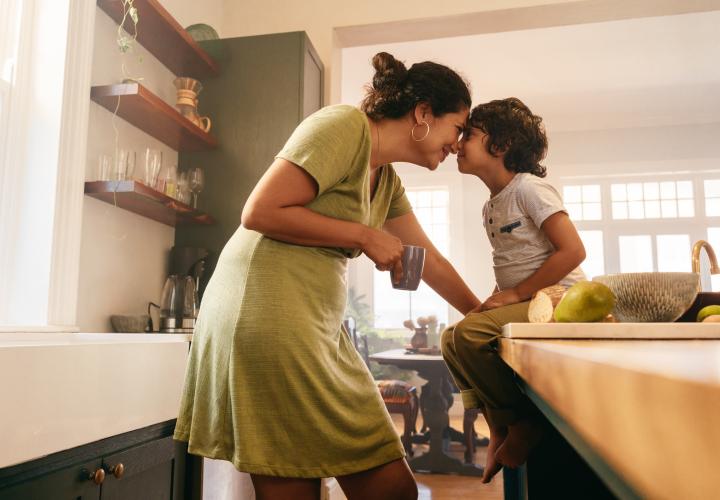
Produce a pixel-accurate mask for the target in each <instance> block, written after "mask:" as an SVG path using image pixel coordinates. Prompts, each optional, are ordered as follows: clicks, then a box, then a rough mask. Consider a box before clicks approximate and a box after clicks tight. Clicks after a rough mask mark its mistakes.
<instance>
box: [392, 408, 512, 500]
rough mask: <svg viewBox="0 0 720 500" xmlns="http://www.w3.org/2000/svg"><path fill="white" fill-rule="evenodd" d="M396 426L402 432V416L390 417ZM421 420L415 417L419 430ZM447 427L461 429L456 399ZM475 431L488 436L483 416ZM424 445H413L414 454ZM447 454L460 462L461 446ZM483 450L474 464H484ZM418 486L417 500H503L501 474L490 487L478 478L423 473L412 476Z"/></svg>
mask: <svg viewBox="0 0 720 500" xmlns="http://www.w3.org/2000/svg"><path fill="white" fill-rule="evenodd" d="M392 418H393V422H394V423H395V427H396V428H397V429H398V432H399V433H401V432H402V428H403V427H402V426H403V422H402V416H401V415H392ZM420 423H421V417H418V427H419V426H420ZM450 425H451V426H452V427H454V428H455V429H458V430H462V403H461V402H460V401H459V400H457V401H456V402H455V404H453V407H452V408H451V409H450ZM475 429H476V430H477V432H478V434H480V435H483V436H489V433H488V428H487V424H486V423H485V420H484V419H483V417H482V416H480V417H478V419H477V421H476V422H475ZM424 448H425V446H424V445H416V448H415V453H416V454H417V453H422V452H423V449H424ZM449 452H450V454H451V455H453V456H455V457H457V458H458V459H459V460H462V459H463V453H464V447H463V446H462V445H461V444H459V443H455V442H453V443H451V445H450V451H449ZM485 458H486V448H484V447H481V448H478V449H477V451H476V453H475V463H476V464H479V465H485ZM415 479H416V480H417V483H418V490H419V493H420V494H419V497H418V498H419V500H459V499H474V498H480V499H487V500H502V498H503V480H502V479H503V478H502V473H500V474H498V475H497V476H495V479H493V480H492V482H491V483H490V484H482V483H481V482H480V478H477V477H468V476H458V475H454V474H423V473H415Z"/></svg>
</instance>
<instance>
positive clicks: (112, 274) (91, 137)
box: [77, 0, 222, 332]
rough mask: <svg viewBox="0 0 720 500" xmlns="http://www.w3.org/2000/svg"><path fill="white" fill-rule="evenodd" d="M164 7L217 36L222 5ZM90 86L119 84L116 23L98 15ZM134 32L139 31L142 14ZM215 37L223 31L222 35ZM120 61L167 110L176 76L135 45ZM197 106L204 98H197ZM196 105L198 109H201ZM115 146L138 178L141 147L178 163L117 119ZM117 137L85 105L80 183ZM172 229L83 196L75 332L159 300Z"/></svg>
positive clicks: (107, 116) (92, 174) (169, 3)
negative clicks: (130, 159) (131, 156)
mask: <svg viewBox="0 0 720 500" xmlns="http://www.w3.org/2000/svg"><path fill="white" fill-rule="evenodd" d="M162 4H163V6H164V7H165V8H166V9H167V10H168V11H169V12H170V14H172V15H173V16H174V17H175V18H176V19H177V20H178V22H179V23H180V24H181V25H182V26H188V25H190V24H194V23H198V22H205V23H208V24H210V25H211V26H213V27H215V28H216V29H218V31H220V30H219V27H220V24H221V19H222V3H221V1H220V0H211V1H207V0H206V1H204V2H202V4H201V3H199V2H194V1H192V0H165V1H163V2H162ZM96 11H97V13H96V20H95V47H94V54H93V64H92V85H106V84H111V83H116V82H119V81H121V80H122V77H123V72H122V63H123V60H122V57H121V55H120V52H119V51H118V48H117V42H116V36H117V24H115V22H114V21H113V20H112V19H111V18H110V17H109V16H107V15H106V14H105V13H104V12H103V11H102V10H100V9H99V8H97V9H96ZM140 16H141V19H140V24H139V29H142V13H140ZM220 36H222V33H221V32H220ZM134 50H135V51H134V53H133V54H130V55H128V56H126V57H125V64H126V70H127V74H129V75H130V76H132V77H141V78H143V80H142V84H143V85H144V86H146V87H147V88H148V89H150V91H151V92H153V93H155V94H156V95H158V96H159V97H161V98H162V99H164V100H165V101H167V102H168V103H170V104H171V105H172V104H174V102H175V87H174V86H173V84H172V81H173V79H174V78H175V76H174V75H173V74H172V73H171V72H170V70H168V69H167V68H166V67H165V66H164V65H162V64H161V63H160V62H159V61H158V60H157V59H156V58H155V57H154V56H153V55H152V54H150V53H149V52H148V51H147V50H145V49H144V48H143V47H142V46H141V45H140V44H138V43H136V44H135V49H134ZM200 100H201V103H202V96H201V98H200ZM201 106H202V104H201ZM114 123H115V125H116V127H117V130H118V147H120V148H129V149H132V150H134V151H136V153H137V165H136V171H135V176H136V177H137V178H141V177H142V175H143V168H144V163H143V161H142V153H143V151H144V149H145V148H146V147H152V148H157V149H160V150H162V152H163V165H168V164H177V152H175V151H173V150H172V149H170V148H169V147H168V146H166V145H165V144H163V143H161V142H159V141H157V140H156V139H154V138H152V137H151V136H149V135H147V134H145V133H144V132H142V131H140V130H139V129H137V128H136V127H134V126H132V125H130V124H129V123H127V122H125V121H124V120H123V119H121V118H115V119H114ZM114 151H115V133H114V130H113V119H112V113H110V112H109V111H107V110H106V109H105V108H103V107H101V106H99V105H97V104H95V103H94V102H91V103H90V119H89V127H88V147H87V165H86V179H87V180H95V179H96V172H97V163H98V155H99V154H101V153H106V154H111V155H112V154H113V152H114ZM174 239H175V231H174V229H173V228H172V227H170V226H166V225H164V224H161V223H159V222H155V221H152V220H150V219H147V218H145V217H142V216H140V215H136V214H134V213H131V212H128V211H126V210H122V209H120V208H116V207H113V206H112V205H110V204H108V203H104V202H100V201H98V200H95V199H92V198H89V197H87V196H86V197H85V199H84V206H83V230H82V243H81V255H80V259H81V264H80V278H79V294H78V314H77V322H78V326H79V327H80V331H83V332H91V331H92V332H106V331H112V328H111V326H110V319H109V318H110V315H111V314H143V313H144V312H145V310H146V308H147V303H148V302H149V301H153V302H155V303H157V302H158V301H159V300H160V292H161V291H162V285H163V283H164V281H165V277H166V275H167V257H168V252H169V250H170V248H171V247H172V246H173V242H174Z"/></svg>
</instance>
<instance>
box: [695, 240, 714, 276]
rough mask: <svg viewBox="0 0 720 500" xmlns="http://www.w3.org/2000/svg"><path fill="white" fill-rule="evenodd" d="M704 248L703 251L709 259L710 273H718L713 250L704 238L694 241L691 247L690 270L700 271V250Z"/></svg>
mask: <svg viewBox="0 0 720 500" xmlns="http://www.w3.org/2000/svg"><path fill="white" fill-rule="evenodd" d="M703 248H705V252H706V253H707V255H708V258H709V259H710V274H720V266H718V261H717V257H715V251H714V250H713V247H711V246H710V243H708V242H707V241H705V240H699V241H696V242H695V244H694V245H693V248H692V272H694V273H700V250H702V249H703Z"/></svg>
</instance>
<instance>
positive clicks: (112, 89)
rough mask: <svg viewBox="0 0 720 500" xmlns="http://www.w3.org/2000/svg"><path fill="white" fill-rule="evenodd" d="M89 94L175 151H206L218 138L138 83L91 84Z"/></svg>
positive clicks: (94, 99)
mask: <svg viewBox="0 0 720 500" xmlns="http://www.w3.org/2000/svg"><path fill="white" fill-rule="evenodd" d="M90 98H91V99H92V100H93V101H95V102H96V103H98V104H100V105H101V106H103V107H104V108H106V109H107V110H109V111H110V112H114V111H115V108H116V107H117V102H118V99H120V107H119V108H118V116H120V117H121V118H124V119H125V120H127V121H128V122H129V123H131V124H132V125H134V126H136V127H137V128H139V129H140V130H143V131H145V132H147V133H148V134H150V135H151V136H153V137H155V138H156V139H158V140H159V141H162V142H164V143H165V144H167V145H168V146H170V147H171V148H173V149H174V150H175V151H206V150H209V149H214V148H216V147H217V140H216V139H215V138H214V137H213V136H212V135H210V134H208V133H207V132H205V131H204V130H203V129H201V128H200V127H198V126H197V125H195V124H194V123H193V122H191V121H190V120H188V119H187V118H185V117H184V116H183V115H181V114H180V113H179V112H178V111H177V110H176V109H175V108H173V107H172V106H170V105H169V104H168V103H166V102H165V101H163V100H162V99H160V98H159V97H158V96H156V95H155V94H153V93H152V92H150V91H149V90H148V89H146V88H145V87H143V86H142V85H140V84H139V83H119V84H115V85H101V86H96V87H92V89H91V90H90Z"/></svg>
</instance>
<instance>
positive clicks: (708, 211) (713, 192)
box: [704, 179, 720, 248]
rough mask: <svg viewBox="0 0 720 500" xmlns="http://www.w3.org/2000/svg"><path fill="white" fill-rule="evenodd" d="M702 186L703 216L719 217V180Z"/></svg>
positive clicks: (713, 180)
mask: <svg viewBox="0 0 720 500" xmlns="http://www.w3.org/2000/svg"><path fill="white" fill-rule="evenodd" d="M704 186H705V215H707V216H708V217H716V216H720V179H711V180H706V181H705V182H704ZM711 245H712V243H711ZM713 248H714V247H713Z"/></svg>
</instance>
